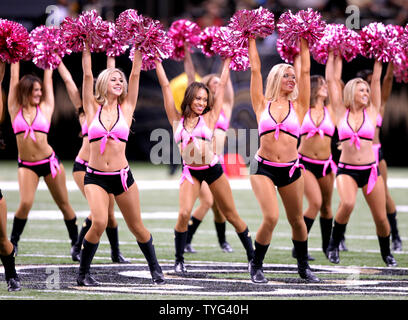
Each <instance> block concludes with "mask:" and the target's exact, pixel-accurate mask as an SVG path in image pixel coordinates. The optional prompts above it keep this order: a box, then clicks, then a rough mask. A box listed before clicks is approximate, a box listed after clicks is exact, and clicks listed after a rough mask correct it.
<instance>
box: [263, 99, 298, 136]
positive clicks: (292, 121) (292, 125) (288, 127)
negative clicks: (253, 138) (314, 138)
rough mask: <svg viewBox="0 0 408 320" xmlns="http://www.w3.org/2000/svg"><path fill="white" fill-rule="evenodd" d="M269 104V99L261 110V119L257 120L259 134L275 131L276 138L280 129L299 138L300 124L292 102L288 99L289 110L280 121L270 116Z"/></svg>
mask: <svg viewBox="0 0 408 320" xmlns="http://www.w3.org/2000/svg"><path fill="white" fill-rule="evenodd" d="M270 105H271V101H269V102H268V104H267V106H266V108H265V110H264V111H263V112H262V115H261V119H260V120H259V125H258V131H259V136H262V135H264V134H267V133H270V132H273V131H275V139H276V140H277V139H278V137H279V132H280V131H282V132H284V133H286V134H288V135H290V136H292V137H294V138H296V139H297V138H299V132H300V124H299V119H298V117H297V115H296V112H295V109H294V108H293V105H292V102H291V101H289V112H288V114H287V115H286V117H285V119H283V120H282V122H280V123H277V122H276V121H275V119H274V118H273V117H272V115H271V112H270V109H269V107H270Z"/></svg>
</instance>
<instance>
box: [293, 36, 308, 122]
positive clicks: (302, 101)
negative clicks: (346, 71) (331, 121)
mask: <svg viewBox="0 0 408 320" xmlns="http://www.w3.org/2000/svg"><path fill="white" fill-rule="evenodd" d="M299 56H300V63H301V65H300V75H299V78H298V80H297V81H298V84H299V95H298V98H297V99H296V102H297V113H298V115H299V116H300V119H299V120H300V121H301V122H302V121H303V118H304V116H305V114H306V112H307V110H308V109H309V104H310V51H309V44H308V42H307V40H305V39H303V38H302V39H301V40H300V54H299Z"/></svg>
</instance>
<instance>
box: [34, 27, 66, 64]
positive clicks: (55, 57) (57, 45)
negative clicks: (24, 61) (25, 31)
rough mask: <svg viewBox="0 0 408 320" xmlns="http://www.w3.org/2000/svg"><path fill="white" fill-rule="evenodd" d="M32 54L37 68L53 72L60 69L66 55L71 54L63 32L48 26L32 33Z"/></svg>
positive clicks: (36, 29)
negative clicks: (59, 66)
mask: <svg viewBox="0 0 408 320" xmlns="http://www.w3.org/2000/svg"><path fill="white" fill-rule="evenodd" d="M30 52H31V53H32V56H33V59H32V60H33V62H34V64H35V65H36V66H37V67H39V68H41V69H51V70H53V69H55V68H57V67H58V65H59V64H60V63H61V58H62V57H63V56H64V55H65V54H66V53H70V51H67V48H66V44H65V42H64V41H63V39H62V36H61V30H60V29H59V28H54V27H46V26H40V27H37V28H35V29H34V30H33V31H31V32H30Z"/></svg>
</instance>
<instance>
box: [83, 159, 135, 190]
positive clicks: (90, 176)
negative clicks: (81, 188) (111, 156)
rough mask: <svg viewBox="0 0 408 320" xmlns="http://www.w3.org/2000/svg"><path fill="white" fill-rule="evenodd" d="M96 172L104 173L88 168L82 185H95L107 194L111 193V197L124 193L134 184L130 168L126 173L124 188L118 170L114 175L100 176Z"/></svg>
mask: <svg viewBox="0 0 408 320" xmlns="http://www.w3.org/2000/svg"><path fill="white" fill-rule="evenodd" d="M90 171H91V172H90ZM98 172H100V173H104V171H99V170H96V169H93V168H91V167H89V166H88V167H87V171H86V174H85V178H84V185H87V184H96V185H98V186H100V187H101V188H103V189H104V190H105V191H106V192H107V193H112V194H113V195H115V196H118V195H120V194H121V193H123V192H125V191H126V190H127V189H128V188H129V187H130V186H131V185H132V184H133V183H134V182H135V180H134V179H133V175H132V172H131V171H130V168H129V170H128V171H127V179H126V186H124V185H123V183H122V178H121V176H120V174H119V173H120V170H118V171H115V174H112V175H102V174H98Z"/></svg>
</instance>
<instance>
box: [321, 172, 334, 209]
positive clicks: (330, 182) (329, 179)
mask: <svg viewBox="0 0 408 320" xmlns="http://www.w3.org/2000/svg"><path fill="white" fill-rule="evenodd" d="M317 182H318V183H319V187H320V191H321V194H322V205H323V206H326V207H327V206H330V205H331V200H332V197H333V189H334V173H333V172H330V173H329V174H327V175H326V176H324V177H321V178H320V179H318V180H317Z"/></svg>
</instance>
